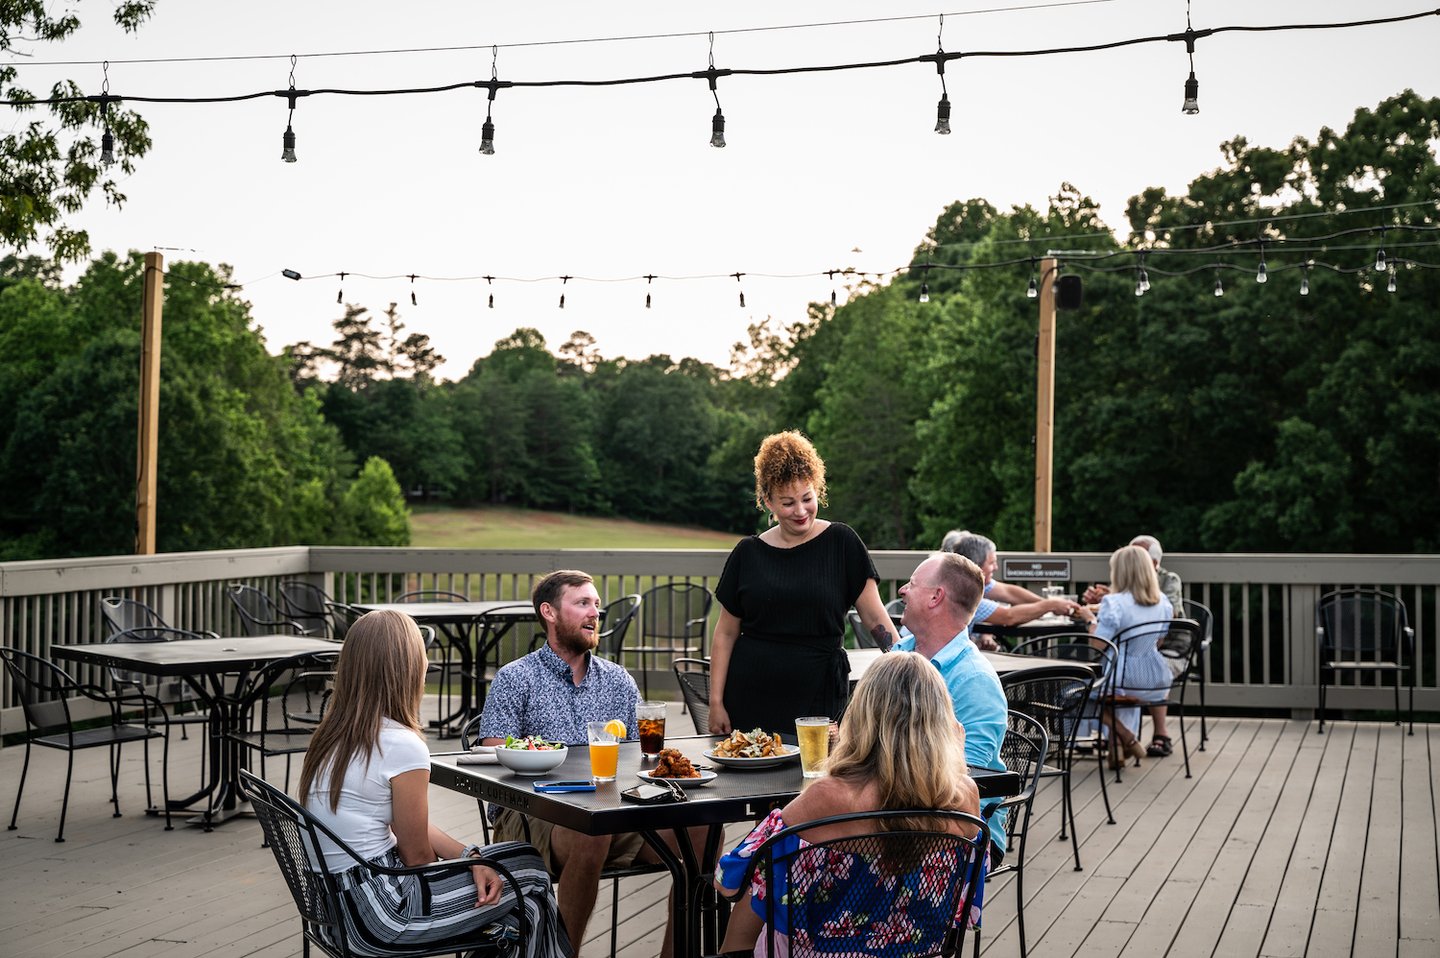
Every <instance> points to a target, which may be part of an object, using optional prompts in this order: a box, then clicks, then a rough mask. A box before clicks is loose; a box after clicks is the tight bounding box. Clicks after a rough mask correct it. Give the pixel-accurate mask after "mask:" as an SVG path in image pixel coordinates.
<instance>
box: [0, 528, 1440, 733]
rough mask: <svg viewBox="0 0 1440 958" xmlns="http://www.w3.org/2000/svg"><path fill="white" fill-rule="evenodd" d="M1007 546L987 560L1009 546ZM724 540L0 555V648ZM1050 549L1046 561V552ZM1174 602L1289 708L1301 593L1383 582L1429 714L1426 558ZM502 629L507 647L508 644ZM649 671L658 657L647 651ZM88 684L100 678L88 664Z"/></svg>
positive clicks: (1435, 635) (1171, 561) (1204, 591)
mask: <svg viewBox="0 0 1440 958" xmlns="http://www.w3.org/2000/svg"><path fill="white" fill-rule="evenodd" d="M1025 555H1027V554H1026V553H1008V554H1005V555H1002V558H1007V557H1009V558H1023V557H1024V556H1025ZM725 556H726V553H725V551H723V550H698V549H677V550H659V549H616V550H599V549H556V550H510V549H498V550H448V549H382V548H348V547H339V548H336V547H313V548H312V547H305V546H295V547H285V548H274V549H239V550H231V551H217V552H195V553H169V554H164V555H158V556H108V557H99V558H78V559H55V560H43V561H37V562H9V563H0V644H4V645H10V646H13V647H16V648H21V649H25V650H26V651H31V652H35V653H38V654H42V655H43V654H46V653H47V652H48V649H49V647H50V645H52V644H63V643H77V642H99V641H101V640H102V639H103V637H104V635H105V630H104V628H103V627H102V624H101V617H100V604H99V603H100V599H101V598H103V597H104V596H107V595H123V596H127V597H130V598H136V599H140V600H142V601H144V602H146V603H147V604H149V605H151V606H152V607H153V608H155V609H156V611H158V612H159V613H160V614H161V616H163V617H164V618H165V619H166V620H167V621H169V622H170V623H171V624H172V625H176V626H179V627H182V628H192V629H213V630H215V631H217V632H219V633H221V634H235V633H237V632H238V631H239V629H240V623H239V621H238V619H237V618H236V616H235V614H234V612H233V610H232V609H231V607H230V603H229V601H228V600H227V599H226V597H225V593H224V588H225V586H226V585H229V584H230V583H233V582H243V583H246V584H249V585H254V586H257V587H259V588H261V589H262V590H265V591H267V592H270V593H271V594H272V595H273V594H274V593H275V590H276V588H277V586H278V584H279V583H280V582H281V581H282V580H284V579H286V578H302V579H305V580H307V581H310V582H313V583H315V584H316V585H320V586H322V587H324V588H325V589H326V590H327V591H328V592H330V594H332V595H334V596H335V597H336V598H339V599H342V600H346V601H362V600H367V599H368V600H373V601H381V600H384V599H387V598H391V597H393V596H397V595H399V594H400V593H401V592H404V591H407V590H411V589H421V588H433V589H449V590H453V591H456V592H463V593H465V594H467V595H469V596H471V597H472V598H477V599H526V598H528V596H529V592H530V588H531V586H532V584H533V583H534V582H535V581H536V580H537V579H538V578H539V577H540V576H542V575H544V574H545V573H546V572H549V571H551V570H553V569H559V568H578V569H584V570H585V571H587V572H589V573H591V574H592V575H594V576H595V578H596V581H597V585H598V587H599V589H600V593H601V596H602V598H604V599H605V600H607V601H608V600H611V599H614V598H617V597H619V596H621V595H625V594H627V593H630V592H640V591H643V590H644V589H645V588H647V587H648V586H649V585H650V584H651V583H652V582H656V581H660V582H665V581H671V580H674V581H682V582H699V583H703V584H705V585H707V586H710V587H713V586H714V584H715V580H716V578H717V577H718V576H719V574H720V571H721V568H722V566H723V565H724V561H725ZM873 556H874V559H875V564H876V567H877V569H878V570H879V572H880V575H881V578H882V584H881V592H882V594H883V595H884V596H885V597H886V598H889V597H890V596H892V595H893V594H894V591H895V590H896V589H897V588H898V587H899V585H900V584H901V583H903V582H904V581H905V580H906V579H908V578H909V577H910V573H911V572H912V571H913V570H914V568H915V566H916V565H917V564H918V563H919V561H920V560H921V559H922V558H924V556H925V553H921V552H883V551H877V552H875V553H873ZM1054 557H1055V556H1051V557H1050V558H1054ZM1065 557H1067V558H1069V559H1070V560H1071V563H1072V579H1071V581H1070V582H1068V583H1060V584H1062V585H1065V586H1066V587H1067V591H1078V590H1080V589H1082V588H1083V587H1084V586H1086V585H1088V584H1089V583H1091V582H1095V581H1103V580H1104V579H1105V577H1106V562H1107V558H1108V557H1107V556H1106V555H1104V554H1099V553H1072V554H1069V555H1068V556H1065ZM1165 565H1166V568H1168V569H1171V570H1173V571H1174V572H1176V573H1178V574H1179V575H1180V576H1181V578H1182V579H1183V580H1184V583H1185V593H1186V596H1187V597H1188V598H1192V599H1196V600H1198V601H1200V602H1203V603H1204V604H1205V605H1207V606H1209V607H1210V608H1211V610H1212V611H1213V612H1214V614H1215V641H1214V644H1213V646H1212V649H1211V653H1210V661H1209V672H1208V674H1209V676H1210V683H1209V701H1210V703H1211V705H1212V706H1218V707H1222V708H1223V707H1227V706H1228V707H1244V708H1269V709H1286V710H1292V711H1293V710H1304V709H1309V708H1313V707H1314V703H1315V683H1316V664H1315V621H1314V616H1315V602H1316V600H1317V599H1318V598H1319V597H1320V595H1321V594H1323V593H1324V592H1326V591H1328V590H1330V589H1333V588H1337V587H1341V586H1375V587H1379V588H1383V589H1387V590H1390V591H1394V592H1397V593H1398V594H1399V595H1400V596H1401V598H1402V599H1404V601H1405V603H1406V606H1407V607H1408V609H1409V612H1410V624H1411V626H1413V627H1414V629H1415V635H1416V646H1417V648H1416V665H1417V668H1418V672H1417V678H1416V708H1417V709H1420V710H1423V711H1440V684H1437V679H1436V663H1437V659H1440V629H1437V622H1440V556H1435V555H1425V556H1400V555H1386V556H1361V555H1252V554H1243V555H1242V554H1229V555H1223V554H1185V553H1176V554H1172V555H1167V556H1166V559H1165ZM527 641H528V636H526V637H523V638H517V639H516V643H515V645H514V646H513V647H511V648H509V649H507V650H506V652H507V654H508V655H515V654H518V653H519V652H520V651H523V649H522V647H521V646H522V644H523V643H524V642H527ZM658 664H659V667H660V668H664V667H665V664H666V663H658ZM87 678H89V679H91V680H98V679H99V678H100V676H98V675H92V676H87ZM1330 694H1331V701H1332V702H1333V703H1334V707H1336V708H1361V709H1364V708H1375V709H1387V708H1390V707H1391V706H1390V702H1391V700H1392V695H1391V693H1390V692H1389V691H1388V689H1381V688H1378V687H1376V686H1374V685H1366V684H1360V685H1355V686H1353V687H1346V688H1341V689H1339V690H1332V692H1331V693H1330ZM17 706H18V703H17V702H16V700H15V698H14V694H13V691H12V690H11V689H10V687H9V683H8V681H6V682H5V683H4V684H3V686H0V733H3V734H9V733H12V732H15V731H18V730H19V729H21V728H23V721H22V719H21V717H20V715H19V710H18V707H17Z"/></svg>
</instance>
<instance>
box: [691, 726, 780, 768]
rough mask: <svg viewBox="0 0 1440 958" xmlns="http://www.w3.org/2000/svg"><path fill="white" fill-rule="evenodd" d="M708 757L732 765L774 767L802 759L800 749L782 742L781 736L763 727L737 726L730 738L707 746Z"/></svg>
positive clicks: (735, 766) (728, 765) (737, 766)
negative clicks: (748, 728)
mask: <svg viewBox="0 0 1440 958" xmlns="http://www.w3.org/2000/svg"><path fill="white" fill-rule="evenodd" d="M705 757H706V758H708V759H709V760H710V761H712V762H714V763H715V764H717V765H724V766H726V767H728V768H770V767H772V766H775V765H783V764H785V763H786V762H790V761H794V760H795V759H797V758H799V757H800V749H799V748H798V747H797V746H794V745H786V744H785V743H784V742H782V741H780V736H778V735H771V734H769V733H768V732H765V731H764V730H762V729H758V728H757V729H751V730H750V731H748V732H742V731H740V730H739V729H736V730H735V731H733V732H731V733H730V737H729V738H726V739H721V740H720V741H719V742H716V743H715V744H714V745H713V746H711V747H710V748H708V749H706V750H705Z"/></svg>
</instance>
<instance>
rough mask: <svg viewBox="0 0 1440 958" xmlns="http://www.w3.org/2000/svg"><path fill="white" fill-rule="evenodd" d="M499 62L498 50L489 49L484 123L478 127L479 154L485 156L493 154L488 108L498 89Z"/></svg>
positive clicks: (493, 141) (493, 138) (493, 143)
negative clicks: (488, 76)
mask: <svg viewBox="0 0 1440 958" xmlns="http://www.w3.org/2000/svg"><path fill="white" fill-rule="evenodd" d="M499 62H500V48H499V47H498V46H492V47H491V48H490V82H489V83H488V84H487V86H488V87H489V90H490V92H489V94H488V95H487V96H486V97H485V122H484V123H483V124H481V125H480V152H481V153H482V154H484V155H485V156H492V155H494V153H495V121H493V120H491V119H490V108H491V107H493V106H494V105H495V91H496V90H497V89H498V88H499V87H500V81H499V80H498V79H497V78H498V77H499V73H498V71H497V65H498V64H499Z"/></svg>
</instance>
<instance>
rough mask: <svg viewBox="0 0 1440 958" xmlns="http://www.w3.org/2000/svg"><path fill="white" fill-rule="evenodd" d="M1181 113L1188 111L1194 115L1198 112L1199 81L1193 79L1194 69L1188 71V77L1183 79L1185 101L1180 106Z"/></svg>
mask: <svg viewBox="0 0 1440 958" xmlns="http://www.w3.org/2000/svg"><path fill="white" fill-rule="evenodd" d="M1180 112H1181V113H1188V114H1190V115H1191V116H1194V115H1195V114H1196V113H1199V112H1200V81H1199V80H1197V79H1195V71H1194V70H1191V71H1190V79H1188V80H1186V81H1185V102H1184V104H1183V105H1181V107H1180Z"/></svg>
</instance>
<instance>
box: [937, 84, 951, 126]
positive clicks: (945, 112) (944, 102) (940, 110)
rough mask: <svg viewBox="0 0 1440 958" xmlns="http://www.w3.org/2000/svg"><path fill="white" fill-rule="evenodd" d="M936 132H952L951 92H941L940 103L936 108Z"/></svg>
mask: <svg viewBox="0 0 1440 958" xmlns="http://www.w3.org/2000/svg"><path fill="white" fill-rule="evenodd" d="M935 132H936V133H940V134H942V135H945V136H948V135H949V134H950V94H948V93H942V94H940V105H939V106H938V107H936V109H935Z"/></svg>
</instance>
